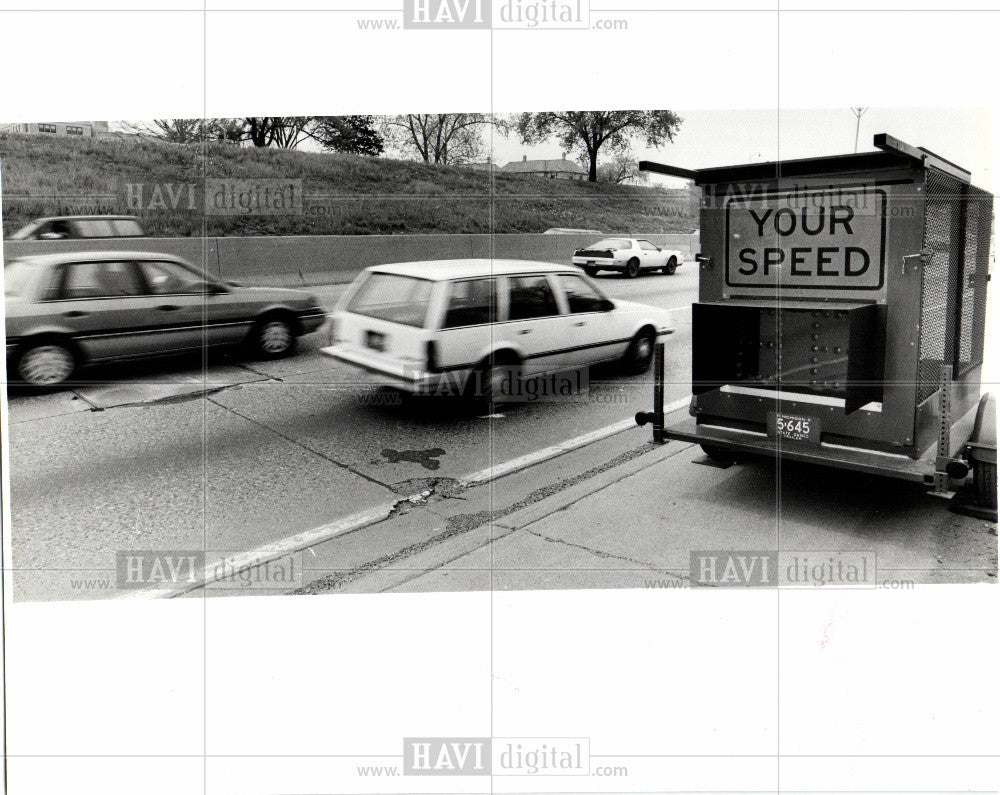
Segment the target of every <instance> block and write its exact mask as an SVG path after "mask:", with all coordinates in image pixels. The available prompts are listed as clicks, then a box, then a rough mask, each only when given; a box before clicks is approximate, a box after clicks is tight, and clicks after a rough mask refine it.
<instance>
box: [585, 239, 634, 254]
mask: <svg viewBox="0 0 1000 795" xmlns="http://www.w3.org/2000/svg"><path fill="white" fill-rule="evenodd" d="M587 248H590V249H594V250H597V251H602V250H604V249H606V248H609V249H611V250H614V249H616V248H632V242H631V241H630V240H626V239H625V238H624V237H609V238H608V239H607V240H602V241H601V242H600V243H594V245H592V246H587Z"/></svg>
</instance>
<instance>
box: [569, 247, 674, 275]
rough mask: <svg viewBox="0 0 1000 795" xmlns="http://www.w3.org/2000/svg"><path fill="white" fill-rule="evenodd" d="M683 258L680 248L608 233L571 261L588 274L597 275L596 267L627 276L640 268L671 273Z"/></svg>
mask: <svg viewBox="0 0 1000 795" xmlns="http://www.w3.org/2000/svg"><path fill="white" fill-rule="evenodd" d="M683 260H684V257H683V255H682V254H681V252H680V251H677V250H675V249H667V248H660V247H659V246H654V245H653V244H652V243H650V242H649V241H648V240H643V239H642V238H634V237H608V238H605V239H604V240H601V241H598V242H597V243H594V245H592V246H588V247H587V248H582V249H578V250H577V251H576V252H575V253H574V254H573V264H574V265H579V266H580V267H581V268H583V270H584V273H586V274H587V275H588V276H596V275H597V272H598V271H620V272H622V273H624V274H625V275H626V276H627V277H628V278H630V279H631V278H634V277H636V276H638V275H639V274H640V273H641V272H642V271H660V272H661V273H666V274H668V275H669V274H673V273H674V272H675V271H676V270H677V268H678V267H679V266H680V265H681V263H682V262H683Z"/></svg>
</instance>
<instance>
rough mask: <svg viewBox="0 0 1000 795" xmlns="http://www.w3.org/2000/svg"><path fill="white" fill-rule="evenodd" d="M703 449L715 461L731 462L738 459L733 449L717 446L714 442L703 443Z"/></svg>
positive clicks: (721, 462)
mask: <svg viewBox="0 0 1000 795" xmlns="http://www.w3.org/2000/svg"><path fill="white" fill-rule="evenodd" d="M701 451H702V452H703V453H704V454H705V455H707V456H708V457H709V458H711V459H712V460H713V461H717V462H718V463H720V464H731V463H733V461H735V460H736V455H735V454H734V453H733V451H732V450H727V449H726V448H725V447H716V446H715V445H714V444H703V445H701Z"/></svg>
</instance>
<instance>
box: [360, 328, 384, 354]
mask: <svg viewBox="0 0 1000 795" xmlns="http://www.w3.org/2000/svg"><path fill="white" fill-rule="evenodd" d="M365 345H366V346H367V347H369V348H371V349H372V350H373V351H384V350H385V334H383V333H382V332H381V331H366V332H365Z"/></svg>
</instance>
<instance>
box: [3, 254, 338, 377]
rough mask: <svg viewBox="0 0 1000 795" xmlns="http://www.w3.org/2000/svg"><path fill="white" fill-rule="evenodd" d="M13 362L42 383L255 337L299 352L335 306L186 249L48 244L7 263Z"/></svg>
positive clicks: (264, 350) (11, 366)
mask: <svg viewBox="0 0 1000 795" xmlns="http://www.w3.org/2000/svg"><path fill="white" fill-rule="evenodd" d="M4 299H5V304H6V315H7V317H6V330H7V369H8V372H11V373H17V375H18V376H20V377H21V379H22V380H23V381H25V382H26V383H28V384H30V385H33V386H52V385H55V384H59V383H61V382H63V381H65V380H66V379H68V378H69V377H70V376H71V375H72V374H73V373H74V371H75V370H76V369H77V368H78V367H80V366H81V365H86V364H90V363H92V362H104V361H109V360H113V359H128V358H142V357H145V356H150V355H153V354H160V353H171V352H174V351H184V350H190V349H198V348H201V347H202V346H203V345H228V344H233V343H240V342H247V343H249V345H250V346H251V347H252V349H253V350H254V351H255V353H256V354H257V355H259V356H261V357H265V358H276V357H279V356H284V355H286V354H288V353H290V352H291V351H292V350H293V349H294V346H295V340H296V337H297V336H298V335H301V334H308V333H309V332H311V331H315V330H316V329H318V328H319V327H320V326H321V325H322V324H323V322H324V321H325V313H324V311H323V309H322V308H321V307H320V305H319V302H318V300H317V299H316V298H315V297H314V296H312V295H310V294H309V293H306V292H303V291H301V290H282V289H275V288H269V287H238V286H236V285H233V284H230V283H223V282H220V281H217V280H215V279H213V278H212V277H210V276H208V275H206V274H205V273H204V272H203V271H201V270H199V269H198V268H196V267H194V266H193V265H191V264H189V263H187V262H185V261H184V260H182V259H179V258H178V257H172V256H169V255H167V254H152V253H137V252H128V253H126V252H121V251H108V252H93V251H88V252H80V253H70V254H41V255H37V256H31V257H23V258H21V259H17V260H13V261H11V262H9V263H7V265H6V266H5V267H4Z"/></svg>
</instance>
